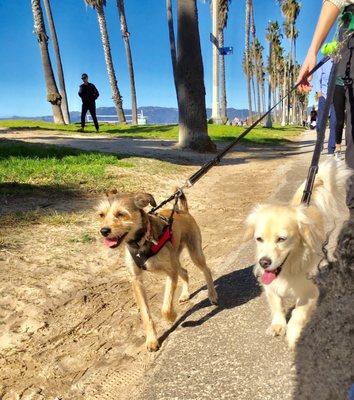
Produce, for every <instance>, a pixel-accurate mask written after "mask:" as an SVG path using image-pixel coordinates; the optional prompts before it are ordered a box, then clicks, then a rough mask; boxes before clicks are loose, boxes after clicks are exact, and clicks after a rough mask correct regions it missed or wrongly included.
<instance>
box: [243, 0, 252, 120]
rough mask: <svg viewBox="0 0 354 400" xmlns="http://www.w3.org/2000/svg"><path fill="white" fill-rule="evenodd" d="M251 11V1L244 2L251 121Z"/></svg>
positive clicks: (245, 70)
mask: <svg viewBox="0 0 354 400" xmlns="http://www.w3.org/2000/svg"><path fill="white" fill-rule="evenodd" d="M251 11H252V0H246V19H245V28H246V29H245V31H246V37H245V54H244V57H245V59H244V72H245V75H246V78H247V96H248V117H249V119H250V121H252V95H251V71H250V69H249V68H250V58H251V57H250V30H251Z"/></svg>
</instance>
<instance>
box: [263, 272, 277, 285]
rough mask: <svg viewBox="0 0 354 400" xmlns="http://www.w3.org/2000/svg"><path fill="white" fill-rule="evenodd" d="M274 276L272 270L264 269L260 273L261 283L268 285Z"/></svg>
mask: <svg viewBox="0 0 354 400" xmlns="http://www.w3.org/2000/svg"><path fill="white" fill-rule="evenodd" d="M276 277H277V276H276V274H275V272H274V271H264V274H263V275H262V283H263V284H264V285H270V284H271V283H272V282H273V281H274V279H275V278H276Z"/></svg>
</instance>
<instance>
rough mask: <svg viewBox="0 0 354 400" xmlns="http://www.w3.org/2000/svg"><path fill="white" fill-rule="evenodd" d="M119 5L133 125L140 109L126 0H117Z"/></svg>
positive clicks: (136, 121)
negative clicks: (125, 5) (137, 100)
mask: <svg viewBox="0 0 354 400" xmlns="http://www.w3.org/2000/svg"><path fill="white" fill-rule="evenodd" d="M117 7H118V12H119V19H120V30H121V32H122V37H123V40H124V46H125V54H126V57H127V62H128V71H129V80H130V93H131V99H132V123H133V125H137V123H138V109H137V103H136V89H135V77H134V67H133V59H132V52H131V49H130V41H129V36H130V33H129V31H128V25H127V20H126V17H125V9H124V0H117Z"/></svg>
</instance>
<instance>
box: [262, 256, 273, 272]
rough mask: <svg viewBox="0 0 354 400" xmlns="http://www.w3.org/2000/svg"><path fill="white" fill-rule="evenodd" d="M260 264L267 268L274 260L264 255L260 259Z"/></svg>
mask: <svg viewBox="0 0 354 400" xmlns="http://www.w3.org/2000/svg"><path fill="white" fill-rule="evenodd" d="M259 265H260V266H261V267H262V268H264V269H266V268H268V267H270V266H271V265H272V260H271V259H270V258H269V257H262V258H261V259H260V260H259Z"/></svg>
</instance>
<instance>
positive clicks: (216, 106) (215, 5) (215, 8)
mask: <svg viewBox="0 0 354 400" xmlns="http://www.w3.org/2000/svg"><path fill="white" fill-rule="evenodd" d="M218 15H219V0H212V20H213V32H212V35H213V39H214V40H213V42H212V46H213V91H212V112H211V119H212V121H213V123H214V124H220V123H221V117H220V102H219V35H218Z"/></svg>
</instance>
